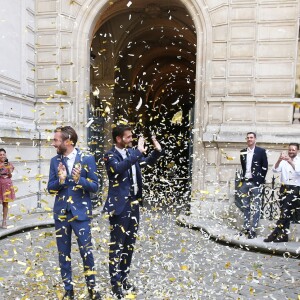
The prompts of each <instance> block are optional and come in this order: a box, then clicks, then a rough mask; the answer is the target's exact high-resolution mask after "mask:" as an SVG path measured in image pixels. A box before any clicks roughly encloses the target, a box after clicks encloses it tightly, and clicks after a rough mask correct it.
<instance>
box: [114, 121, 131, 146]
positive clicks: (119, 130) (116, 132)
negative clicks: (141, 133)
mask: <svg viewBox="0 0 300 300" xmlns="http://www.w3.org/2000/svg"><path fill="white" fill-rule="evenodd" d="M127 130H130V131H132V128H131V127H130V126H129V125H124V124H120V125H117V126H116V127H114V128H113V130H112V138H113V141H114V143H116V142H117V136H120V137H123V135H124V132H125V131H127Z"/></svg>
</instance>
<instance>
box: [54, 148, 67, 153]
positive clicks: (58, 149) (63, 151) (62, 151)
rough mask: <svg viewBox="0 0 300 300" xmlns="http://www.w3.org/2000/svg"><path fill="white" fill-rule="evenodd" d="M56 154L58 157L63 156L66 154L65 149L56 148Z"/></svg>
mask: <svg viewBox="0 0 300 300" xmlns="http://www.w3.org/2000/svg"><path fill="white" fill-rule="evenodd" d="M56 152H57V154H59V155H64V154H65V153H66V149H65V148H61V147H58V148H56Z"/></svg>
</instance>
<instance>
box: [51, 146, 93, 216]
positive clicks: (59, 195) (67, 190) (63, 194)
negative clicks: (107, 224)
mask: <svg viewBox="0 0 300 300" xmlns="http://www.w3.org/2000/svg"><path fill="white" fill-rule="evenodd" d="M62 159H63V156H62V155H56V156H54V157H53V158H52V159H51V162H50V174H49V181H48V187H47V189H48V191H49V193H50V194H55V195H56V196H55V202H54V207H53V215H54V219H55V220H58V219H59V217H61V216H64V215H65V213H66V209H67V205H68V203H69V207H70V209H71V212H72V214H73V216H74V217H76V219H77V220H79V221H84V220H88V219H90V218H91V217H92V202H91V197H90V193H96V192H97V190H98V176H97V167H96V162H95V158H94V156H92V155H86V154H84V153H82V152H80V151H79V150H78V149H77V155H76V158H75V162H74V165H75V164H81V174H80V179H79V181H78V183H75V182H74V180H73V178H72V176H71V175H68V176H67V178H66V180H65V183H63V184H60V183H59V177H58V165H59V163H60V162H63V161H62Z"/></svg>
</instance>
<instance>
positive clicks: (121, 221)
mask: <svg viewBox="0 0 300 300" xmlns="http://www.w3.org/2000/svg"><path fill="white" fill-rule="evenodd" d="M134 202H136V201H135V198H134V197H129V198H128V200H127V202H126V205H125V208H124V210H123V211H122V212H121V213H120V214H119V215H113V216H110V217H109V222H110V246H109V274H110V278H111V284H112V285H117V284H118V283H122V282H123V281H124V280H125V279H126V278H127V277H128V274H129V272H130V264H131V260H132V255H133V250H134V245H135V241H136V236H137V231H138V227H139V221H140V212H139V204H138V203H134Z"/></svg>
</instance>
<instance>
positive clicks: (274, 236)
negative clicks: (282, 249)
mask: <svg viewBox="0 0 300 300" xmlns="http://www.w3.org/2000/svg"><path fill="white" fill-rule="evenodd" d="M298 150H299V144H298V143H290V144H289V149H288V154H286V153H281V154H280V156H279V158H278V160H277V162H276V163H275V165H274V167H273V172H274V173H280V174H281V175H280V182H281V186H280V198H281V200H280V218H279V220H278V221H277V222H276V227H275V229H274V230H273V232H272V233H271V234H270V235H269V236H268V237H267V238H266V239H264V242H266V243H270V242H274V243H281V242H288V239H289V238H288V233H289V228H290V223H291V217H292V212H293V211H295V210H296V209H300V207H297V204H298V201H297V200H298V199H299V190H300V159H299V157H298V156H297V154H298Z"/></svg>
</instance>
